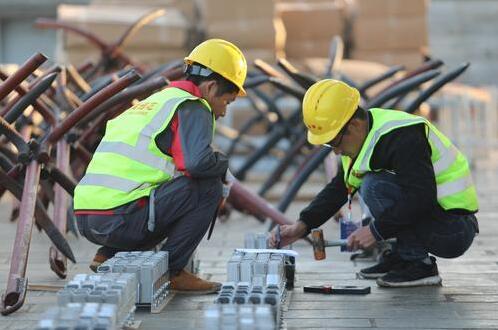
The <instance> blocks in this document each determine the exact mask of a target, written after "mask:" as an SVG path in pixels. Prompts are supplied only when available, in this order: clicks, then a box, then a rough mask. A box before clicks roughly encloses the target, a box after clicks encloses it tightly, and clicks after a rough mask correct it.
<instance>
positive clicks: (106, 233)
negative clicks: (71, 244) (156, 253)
mask: <svg viewBox="0 0 498 330" xmlns="http://www.w3.org/2000/svg"><path fill="white" fill-rule="evenodd" d="M221 194H222V183H221V179H220V178H210V179H202V180H195V179H191V178H188V177H186V176H180V177H177V178H175V179H173V180H171V181H169V182H166V183H164V184H162V185H161V186H159V187H158V188H157V189H156V190H155V194H154V196H155V200H154V206H155V209H154V212H155V228H154V230H153V231H152V232H151V231H149V229H148V219H149V206H148V202H146V203H144V201H143V200H142V201H141V202H140V201H134V202H131V203H129V204H126V205H123V206H120V207H118V208H116V209H114V210H113V211H114V214H112V215H94V214H81V215H78V216H77V223H78V229H79V232H80V233H81V235H82V236H84V237H86V238H87V239H88V240H89V241H90V242H92V243H95V244H98V245H102V246H103V247H104V250H105V251H107V253H110V254H114V253H116V252H118V251H134V250H148V249H152V248H154V246H156V245H157V244H159V243H160V242H161V241H163V240H164V239H165V238H167V240H166V243H165V244H164V245H163V247H162V250H165V251H168V253H169V269H170V271H172V272H177V271H179V270H181V269H183V268H184V267H185V266H186V265H187V262H188V259H189V258H190V256H191V255H192V253H193V252H194V250H195V249H196V248H197V246H198V245H199V243H200V241H201V240H202V237H203V236H204V234H205V233H206V231H207V230H208V228H209V224H210V223H211V221H212V220H213V219H214V217H215V216H216V211H217V207H218V205H219V202H220V200H221V197H222V196H221Z"/></svg>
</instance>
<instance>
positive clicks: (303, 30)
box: [276, 1, 345, 59]
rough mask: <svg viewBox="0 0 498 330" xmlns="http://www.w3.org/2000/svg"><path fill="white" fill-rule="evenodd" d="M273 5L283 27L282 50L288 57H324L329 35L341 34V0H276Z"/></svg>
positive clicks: (329, 40) (343, 14)
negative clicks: (284, 38)
mask: <svg viewBox="0 0 498 330" xmlns="http://www.w3.org/2000/svg"><path fill="white" fill-rule="evenodd" d="M276 8H277V13H278V15H279V16H280V17H281V18H282V21H283V23H284V26H285V30H286V34H287V40H286V44H285V53H286V56H287V57H288V58H290V59H303V58H308V57H327V56H328V52H329V47H330V42H331V40H332V38H333V37H334V36H336V35H340V36H342V35H343V32H344V27H345V6H344V4H343V2H342V1H327V2H326V1H312V2H311V1H306V2H304V1H299V2H298V1H293V2H280V3H278V4H277V5H276Z"/></svg>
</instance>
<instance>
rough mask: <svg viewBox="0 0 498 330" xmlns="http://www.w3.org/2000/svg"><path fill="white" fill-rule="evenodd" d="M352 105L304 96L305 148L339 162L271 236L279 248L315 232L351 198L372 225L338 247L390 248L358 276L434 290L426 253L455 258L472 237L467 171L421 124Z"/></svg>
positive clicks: (325, 95)
mask: <svg viewBox="0 0 498 330" xmlns="http://www.w3.org/2000/svg"><path fill="white" fill-rule="evenodd" d="M359 102H360V94H359V92H358V91H357V90H356V89H354V88H352V87H350V86H348V85H347V84H345V83H343V82H340V81H336V80H332V79H327V80H322V81H319V82H317V83H316V84H314V85H313V86H311V87H310V88H309V89H308V91H307V92H306V95H305V97H304V100H303V117H304V122H305V124H306V127H307V128H308V141H309V142H310V143H311V144H315V145H326V146H329V147H331V148H332V149H333V151H334V153H336V154H340V155H341V161H342V168H340V169H339V171H338V174H337V176H336V177H335V178H334V179H333V180H332V181H331V182H330V183H328V184H327V185H326V186H325V188H324V189H323V190H322V191H321V192H320V193H319V194H318V195H317V196H316V197H315V198H314V200H313V201H312V202H311V203H310V205H309V206H308V207H306V208H305V209H304V210H302V212H301V213H300V218H299V221H297V222H296V224H294V225H289V226H282V227H281V239H282V241H281V245H286V244H289V243H292V242H293V241H295V240H297V239H299V238H301V237H303V236H305V235H307V234H308V233H309V232H310V230H311V229H313V228H317V227H319V226H321V225H322V224H323V223H325V222H326V221H327V220H328V219H330V218H331V217H332V216H333V215H334V214H335V213H336V212H337V211H338V210H339V209H340V208H341V207H342V206H343V205H344V204H345V203H346V202H347V201H348V199H349V200H350V198H351V196H352V195H353V194H354V193H355V192H357V191H358V192H359V194H360V196H361V197H362V199H363V201H364V202H365V204H366V205H367V206H368V209H369V211H370V213H371V214H372V216H373V219H374V220H373V221H371V222H370V224H369V225H368V226H364V227H361V228H359V229H357V230H356V231H354V232H353V233H352V234H351V235H350V236H349V237H348V246H349V247H350V248H351V249H353V250H356V249H359V248H369V247H371V246H372V245H374V244H375V243H376V241H383V240H385V239H388V238H396V239H397V243H396V244H395V246H394V248H393V249H392V250H388V251H386V253H384V254H383V256H382V257H381V259H380V262H379V263H378V264H377V265H375V266H372V267H369V268H365V269H362V270H361V271H360V272H359V275H360V276H362V277H363V278H368V279H377V283H378V285H380V286H386V287H408V286H418V285H438V284H440V283H441V278H440V276H439V273H438V269H437V265H436V259H435V258H434V257H432V256H431V257H429V253H431V254H433V255H436V256H439V257H443V258H456V257H458V256H460V255H462V254H463V253H464V252H465V251H466V250H467V249H468V248H469V247H470V245H471V244H472V241H473V239H474V236H475V235H476V233H478V232H479V229H478V224H477V219H476V217H475V213H476V212H477V209H478V202H477V194H476V190H475V187H474V184H473V182H472V178H471V173H470V169H469V165H468V162H467V160H466V158H465V156H464V155H463V154H462V153H461V152H460V151H459V150H458V149H457V148H456V147H455V146H454V145H453V144H452V143H451V141H450V140H449V139H448V138H447V137H446V136H445V135H444V134H442V133H441V132H440V131H439V130H438V129H437V128H436V127H435V126H434V125H432V124H431V123H430V122H429V121H427V120H426V119H424V118H422V117H419V116H415V115H411V114H407V113H405V112H401V111H395V110H384V109H369V110H368V111H366V110H364V109H362V108H361V107H360V106H359ZM274 241H275V238H274V237H273V242H274Z"/></svg>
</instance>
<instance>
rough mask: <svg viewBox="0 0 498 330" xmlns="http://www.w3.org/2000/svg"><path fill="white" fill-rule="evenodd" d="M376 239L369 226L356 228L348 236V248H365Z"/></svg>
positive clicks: (354, 249) (353, 249)
mask: <svg viewBox="0 0 498 330" xmlns="http://www.w3.org/2000/svg"><path fill="white" fill-rule="evenodd" d="M376 241H377V240H376V239H375V237H374V235H373V234H372V232H371V231H370V227H369V226H365V227H361V228H358V229H356V230H355V231H354V232H352V233H351V235H349V237H348V249H349V250H352V251H356V250H358V249H366V248H369V247H371V246H372V245H374V244H375V242H376Z"/></svg>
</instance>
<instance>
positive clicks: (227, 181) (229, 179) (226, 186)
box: [222, 168, 237, 198]
mask: <svg viewBox="0 0 498 330" xmlns="http://www.w3.org/2000/svg"><path fill="white" fill-rule="evenodd" d="M235 180H237V179H236V178H235V177H234V176H233V174H232V172H230V169H228V168H227V171H226V173H225V176H224V177H223V180H222V182H223V193H222V195H223V198H228V195H230V189H232V186H233V183H234V182H235Z"/></svg>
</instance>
